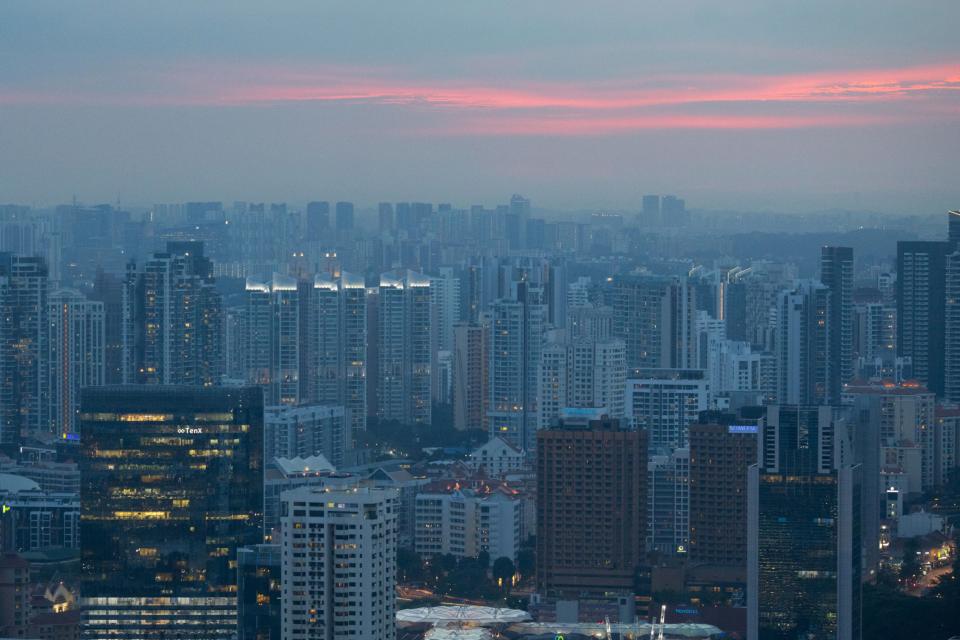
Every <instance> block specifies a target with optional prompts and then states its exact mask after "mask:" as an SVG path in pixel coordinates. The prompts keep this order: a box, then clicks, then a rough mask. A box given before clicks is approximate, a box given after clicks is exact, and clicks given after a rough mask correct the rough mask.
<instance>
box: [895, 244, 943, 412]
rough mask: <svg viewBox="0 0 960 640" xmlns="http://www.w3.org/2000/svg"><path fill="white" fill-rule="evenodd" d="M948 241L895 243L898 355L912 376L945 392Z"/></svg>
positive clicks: (937, 392) (928, 385) (938, 393)
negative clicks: (908, 362) (910, 367)
mask: <svg viewBox="0 0 960 640" xmlns="http://www.w3.org/2000/svg"><path fill="white" fill-rule="evenodd" d="M948 247H949V243H947V242H919V241H917V242H914V241H911V242H898V243H897V355H898V356H900V357H903V358H910V359H911V361H912V365H913V377H915V378H916V379H917V380H919V381H920V382H921V383H922V384H923V385H924V386H926V387H927V388H928V389H930V391H933V392H934V393H936V394H937V395H938V396H942V395H943V393H944V370H945V367H946V362H945V360H944V353H945V350H946V345H945V344H944V336H945V333H946V322H945V316H946V313H945V302H946V297H947V292H946V271H947V268H946V267H947V265H946V257H947V249H948Z"/></svg>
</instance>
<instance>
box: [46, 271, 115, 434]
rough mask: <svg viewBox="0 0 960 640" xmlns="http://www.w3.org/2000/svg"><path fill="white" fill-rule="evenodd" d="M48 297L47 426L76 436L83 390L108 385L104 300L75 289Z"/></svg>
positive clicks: (55, 432) (55, 292) (50, 429)
mask: <svg viewBox="0 0 960 640" xmlns="http://www.w3.org/2000/svg"><path fill="white" fill-rule="evenodd" d="M47 300H48V308H47V319H48V322H49V332H50V333H49V335H48V338H47V353H46V354H45V358H44V360H45V362H46V366H45V367H44V369H45V370H44V375H46V376H47V380H46V383H45V388H46V390H47V397H46V402H47V403H48V407H49V409H48V410H47V411H46V416H47V419H48V424H47V425H46V429H47V430H49V432H50V433H53V434H55V435H57V437H59V438H62V439H72V438H73V437H74V436H75V434H77V413H78V411H79V409H80V389H81V388H83V387H96V386H100V385H103V384H104V342H105V335H104V313H103V303H101V302H94V301H90V300H87V299H86V298H84V297H83V296H82V295H80V293H79V292H77V291H74V290H72V289H58V290H57V291H54V292H52V293H50V295H49V297H48V298H47Z"/></svg>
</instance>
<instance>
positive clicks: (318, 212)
mask: <svg viewBox="0 0 960 640" xmlns="http://www.w3.org/2000/svg"><path fill="white" fill-rule="evenodd" d="M306 226H307V240H314V241H316V240H322V239H323V238H324V235H325V234H326V233H327V232H328V231H329V230H330V203H329V202H308V203H307V225H306Z"/></svg>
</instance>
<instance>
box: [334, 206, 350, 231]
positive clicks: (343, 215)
mask: <svg viewBox="0 0 960 640" xmlns="http://www.w3.org/2000/svg"><path fill="white" fill-rule="evenodd" d="M336 224H337V231H353V203H352V202H338V203H337V211H336Z"/></svg>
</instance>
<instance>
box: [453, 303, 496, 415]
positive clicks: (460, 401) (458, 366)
mask: <svg viewBox="0 0 960 640" xmlns="http://www.w3.org/2000/svg"><path fill="white" fill-rule="evenodd" d="M488 331H489V329H488V327H487V326H486V325H484V324H480V323H479V322H461V323H458V324H457V325H455V326H454V328H453V342H454V345H453V426H454V428H456V429H461V430H462V429H483V430H486V428H487V400H488V398H487V340H488Z"/></svg>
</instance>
